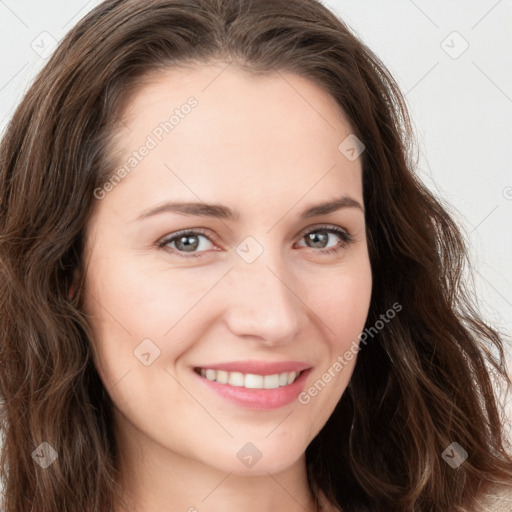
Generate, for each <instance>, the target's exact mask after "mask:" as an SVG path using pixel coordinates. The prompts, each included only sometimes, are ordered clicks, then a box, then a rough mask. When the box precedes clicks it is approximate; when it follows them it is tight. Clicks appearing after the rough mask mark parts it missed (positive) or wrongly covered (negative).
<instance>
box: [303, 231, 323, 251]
mask: <svg viewBox="0 0 512 512" xmlns="http://www.w3.org/2000/svg"><path fill="white" fill-rule="evenodd" d="M307 238H308V239H309V241H310V242H312V243H313V244H314V245H311V246H310V247H315V248H320V249H321V248H323V247H325V246H326V244H327V240H328V235H327V232H326V231H322V230H320V231H315V232H314V233H309V234H308V237H307ZM318 244H319V245H318Z"/></svg>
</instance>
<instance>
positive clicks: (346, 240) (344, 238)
mask: <svg viewBox="0 0 512 512" xmlns="http://www.w3.org/2000/svg"><path fill="white" fill-rule="evenodd" d="M316 231H326V232H327V233H332V234H335V235H338V236H339V238H340V239H341V244H340V245H339V246H338V247H331V248H330V249H318V250H316V251H315V252H319V253H320V254H333V253H337V252H339V251H340V250H341V249H343V248H345V247H347V246H348V245H349V244H351V243H352V242H353V241H354V239H353V238H352V236H351V235H350V234H349V233H348V232H347V231H345V230H343V229H341V228H339V227H337V226H330V225H324V226H316V227H314V228H313V229H310V230H308V231H304V232H302V233H301V235H300V238H304V237H305V236H306V235H309V234H311V233H315V232H316ZM206 233H207V232H206V231H205V230H203V229H200V228H198V229H194V230H190V229H189V230H183V231H178V232H177V233H173V235H172V236H167V237H164V238H163V239H161V240H160V241H159V242H157V246H158V247H159V248H161V249H162V248H165V246H166V245H167V244H169V243H171V242H173V241H175V240H177V239H178V238H180V237H182V236H186V235H203V236H204V237H205V238H207V239H208V240H209V241H210V242H211V243H214V242H213V240H211V239H210V237H209V236H208V235H207V234H206ZM168 249H171V251H172V252H173V253H174V254H178V255H179V256H180V257H182V258H200V257H202V253H203V252H206V251H200V252H197V253H189V254H188V255H187V256H184V254H185V253H184V252H183V251H178V250H177V249H172V248H168ZM310 249H313V250H315V249H314V248H312V247H311V248H310Z"/></svg>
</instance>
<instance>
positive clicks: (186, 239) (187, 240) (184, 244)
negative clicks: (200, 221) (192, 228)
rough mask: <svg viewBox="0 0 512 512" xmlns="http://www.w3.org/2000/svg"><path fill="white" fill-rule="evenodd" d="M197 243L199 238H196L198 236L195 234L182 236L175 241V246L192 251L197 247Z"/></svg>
mask: <svg viewBox="0 0 512 512" xmlns="http://www.w3.org/2000/svg"><path fill="white" fill-rule="evenodd" d="M191 240H193V241H192V242H191ZM198 245H199V240H198V237H197V236H195V235H186V236H182V237H180V238H179V239H178V240H177V241H176V247H177V248H178V249H179V250H185V251H187V252H192V251H194V250H195V249H197V247H198ZM180 246H181V247H180Z"/></svg>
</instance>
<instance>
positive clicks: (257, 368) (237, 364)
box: [195, 361, 311, 375]
mask: <svg viewBox="0 0 512 512" xmlns="http://www.w3.org/2000/svg"><path fill="white" fill-rule="evenodd" d="M195 368H196V369H198V368H204V369H212V370H224V371H227V372H240V373H251V374H256V375H274V374H276V373H284V372H297V373H300V372H301V371H302V370H307V369H309V368H311V365H310V364H308V363H303V362H301V361H279V362H274V363H271V362H264V361H231V362H229V363H216V364H207V365H204V366H196V367H195Z"/></svg>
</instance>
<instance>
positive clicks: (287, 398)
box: [192, 368, 311, 409]
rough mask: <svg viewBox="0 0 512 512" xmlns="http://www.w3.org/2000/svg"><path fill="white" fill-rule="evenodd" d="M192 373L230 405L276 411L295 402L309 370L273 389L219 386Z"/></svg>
mask: <svg viewBox="0 0 512 512" xmlns="http://www.w3.org/2000/svg"><path fill="white" fill-rule="evenodd" d="M192 371H193V372H194V375H196V376H197V377H198V378H199V379H201V381H202V382H203V383H204V384H205V385H206V386H208V387H209V388H210V389H211V390H212V391H215V392H216V393H217V394H219V395H220V396H222V397H223V398H225V399H227V400H229V401H231V402H232V403H235V404H237V405H239V406H242V407H247V408H250V409H277V408H278V407H284V406H285V405H288V404H290V403H291V402H293V401H294V400H296V398H297V396H298V395H299V393H300V392H301V391H302V390H303V388H304V384H305V382H306V379H307V377H308V375H309V373H310V372H311V368H308V369H307V370H304V371H303V372H302V373H301V374H300V375H299V377H298V378H297V379H296V380H295V381H294V382H293V383H292V384H289V385H287V386H280V387H278V388H274V389H249V388H245V387H243V386H231V384H220V383H219V382H217V381H214V380H208V379H207V378H206V377H203V376H202V375H199V374H198V373H196V372H195V371H194V370H192Z"/></svg>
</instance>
